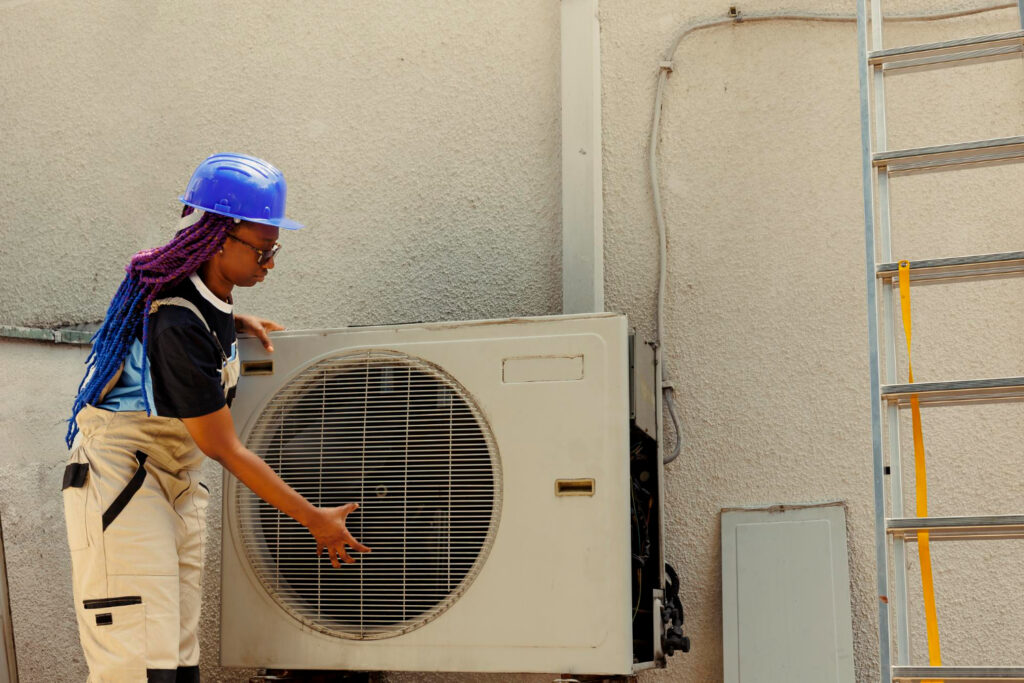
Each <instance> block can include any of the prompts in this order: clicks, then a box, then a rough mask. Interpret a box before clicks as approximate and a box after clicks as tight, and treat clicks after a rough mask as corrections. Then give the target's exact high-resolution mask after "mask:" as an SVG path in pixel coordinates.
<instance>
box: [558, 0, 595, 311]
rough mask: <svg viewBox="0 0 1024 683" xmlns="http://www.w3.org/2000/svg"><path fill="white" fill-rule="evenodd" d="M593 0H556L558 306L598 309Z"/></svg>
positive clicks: (580, 309)
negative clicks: (559, 9) (559, 112)
mask: <svg viewBox="0 0 1024 683" xmlns="http://www.w3.org/2000/svg"><path fill="white" fill-rule="evenodd" d="M597 5H598V0H562V79H561V80H562V311H563V312H564V313H591V312H597V311H603V310H604V205H603V201H602V197H601V41H600V32H601V31H600V22H599V19H598V13H597V10H598V7H597Z"/></svg>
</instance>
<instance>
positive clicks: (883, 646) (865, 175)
mask: <svg viewBox="0 0 1024 683" xmlns="http://www.w3.org/2000/svg"><path fill="white" fill-rule="evenodd" d="M1022 1H1024V0H1022ZM872 2H873V3H875V2H877V0H872ZM878 14H880V12H878V11H877V8H876V6H875V5H874V4H872V18H873V19H874V20H875V21H874V23H876V24H878V23H879V21H878V20H879V18H880V17H878V16H877V15H878ZM857 61H858V69H857V74H858V81H859V84H860V125H861V132H860V139H861V160H862V170H861V182H862V185H863V192H864V204H863V208H864V252H865V259H864V261H865V262H864V267H865V270H866V271H867V283H866V284H867V304H868V365H869V373H870V392H871V394H870V400H871V455H872V463H873V470H874V477H873V490H874V499H875V557H876V568H875V569H876V571H875V576H876V587H877V594H878V654H879V657H878V666H879V681H880V682H881V683H891V682H892V670H891V668H890V658H889V637H890V636H889V607H888V605H887V604H886V600H887V599H888V594H889V563H888V559H887V553H886V550H887V539H886V533H885V517H886V515H885V486H884V477H885V474H884V472H885V464H884V462H883V455H882V400H881V385H880V379H881V378H880V376H879V361H878V351H879V349H878V293H877V287H876V284H877V283H876V279H875V272H874V271H875V263H876V261H875V259H876V253H875V220H874V211H875V209H874V206H875V200H874V177H875V174H874V172H873V171H874V168H873V165H872V155H871V114H870V105H869V102H868V99H869V73H868V17H867V0H857Z"/></svg>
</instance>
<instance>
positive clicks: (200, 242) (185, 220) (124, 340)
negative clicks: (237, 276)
mask: <svg viewBox="0 0 1024 683" xmlns="http://www.w3.org/2000/svg"><path fill="white" fill-rule="evenodd" d="M181 215H182V218H181V224H180V225H179V230H178V232H177V233H176V234H175V235H174V238H173V239H172V240H171V241H170V242H168V243H167V244H165V245H163V246H162V247H156V248H155V249H146V250H144V251H140V252H139V253H137V254H135V256H133V257H132V259H131V262H130V263H129V264H128V266H127V267H126V268H125V271H126V272H127V275H125V278H124V280H122V281H121V286H120V287H118V289H117V293H116V294H115V295H114V298H113V299H112V300H111V301H110V307H109V308H108V309H107V315H106V317H104V319H103V324H102V325H101V326H100V329H99V330H97V332H96V334H95V335H93V338H92V351H90V352H89V357H88V358H86V359H85V362H86V365H87V366H88V367H87V369H86V373H85V377H84V378H83V379H82V381H81V383H80V384H79V385H78V395H77V396H75V403H74V405H73V407H72V408H71V419H70V420H68V423H69V424H68V432H67V436H66V437H65V441H66V443H67V445H68V447H69V448H70V447H71V444H72V442H73V441H74V439H75V435H76V434H78V424H77V423H76V421H75V416H76V415H78V411H80V410H81V409H82V408H84V407H85V406H86V405H89V404H92V403H94V402H96V401H97V400H99V399H100V393H101V392H102V391H103V389H104V387H106V385H107V384H108V383H109V382H110V380H111V378H112V377H113V376H114V374H115V373H116V372H117V370H118V368H120V367H121V363H122V362H123V361H124V359H125V356H127V355H128V352H129V350H130V348H131V345H132V343H133V342H134V341H135V339H136V338H138V337H139V331H140V328H141V332H142V348H143V350H145V349H147V348H148V345H149V309H150V306H151V305H152V303H153V301H154V300H155V299H157V298H158V297H159V296H160V294H161V293H163V292H164V291H166V290H168V289H170V288H171V287H174V286H175V285H176V284H178V283H179V282H181V281H182V280H184V279H185V278H187V277H188V276H189V275H191V274H192V273H194V272H196V271H197V270H198V269H199V266H201V265H202V264H203V263H205V262H206V261H208V260H209V259H210V258H211V257H212V256H213V255H214V254H216V253H217V251H218V250H219V249H220V248H221V246H222V245H223V244H224V240H225V239H227V234H228V230H230V229H231V228H232V227H233V226H234V223H235V221H234V219H232V218H230V217H228V216H221V215H219V214H216V213H208V212H206V211H202V210H197V209H193V208H192V207H191V206H186V207H185V210H184V211H183V212H182V214H181ZM148 364H149V360H148V358H147V354H146V353H145V352H144V353H143V354H142V376H143V377H145V376H146V371H147V366H148ZM142 398H143V403H144V405H145V407H146V414H147V415H150V414H152V410H151V407H150V405H149V396H147V395H146V392H145V390H143V392H142Z"/></svg>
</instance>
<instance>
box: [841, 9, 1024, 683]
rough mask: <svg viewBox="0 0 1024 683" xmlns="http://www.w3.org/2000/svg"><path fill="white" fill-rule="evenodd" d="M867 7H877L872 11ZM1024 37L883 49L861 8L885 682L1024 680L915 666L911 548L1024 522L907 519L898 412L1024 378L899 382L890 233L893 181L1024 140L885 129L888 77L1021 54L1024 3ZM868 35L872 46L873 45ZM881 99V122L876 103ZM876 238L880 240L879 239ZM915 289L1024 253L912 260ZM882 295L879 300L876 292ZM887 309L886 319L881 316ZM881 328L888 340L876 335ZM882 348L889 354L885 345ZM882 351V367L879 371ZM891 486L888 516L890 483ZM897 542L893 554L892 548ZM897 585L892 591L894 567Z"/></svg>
mask: <svg viewBox="0 0 1024 683" xmlns="http://www.w3.org/2000/svg"><path fill="white" fill-rule="evenodd" d="M868 2H870V9H869V8H868ZM1017 11H1018V19H1019V21H1020V26H1021V29H1022V30H1018V31H1014V32H1010V33H1000V34H996V35H988V36H977V37H972V38H966V39H964V40H954V41H947V42H941V43H930V44H925V45H912V46H907V47H901V48H896V49H883V43H882V10H881V0H857V41H858V59H859V67H860V68H859V76H860V117H861V152H862V158H863V184H864V217H865V230H864V233H865V251H866V256H867V259H866V265H867V299H868V335H869V342H870V371H871V430H872V455H873V460H874V498H875V546H876V554H877V583H878V595H879V604H878V642H879V654H880V657H879V660H880V661H879V665H880V677H879V680H880V681H882V682H883V683H891V682H892V681H921V680H933V681H934V680H943V681H956V680H972V681H988V680H992V681H1024V666H1020V667H1017V666H1013V667H1006V666H969V667H965V666H935V667H932V666H910V663H909V659H910V650H909V645H908V641H909V628H908V625H907V582H906V561H905V560H906V550H905V545H906V543H907V542H914V541H916V540H917V532H918V531H927V532H929V536H930V540H932V541H941V540H964V539H986V538H989V539H991V538H1009V537H1024V515H994V516H983V517H920V518H918V517H906V516H905V513H904V510H903V491H902V474H901V464H900V461H901V453H900V443H899V420H898V414H899V409H900V408H901V407H905V406H907V405H909V399H910V396H911V395H912V394H916V395H917V396H918V397H919V401H920V404H921V406H922V407H926V406H928V405H941V404H952V403H963V402H968V401H984V400H989V401H991V400H1000V399H1014V398H1016V399H1024V377H1007V378H1001V379H980V380H979V379H975V380H966V381H949V382H921V383H915V384H899V383H898V380H897V377H896V360H895V356H896V335H895V334H894V330H893V327H894V324H893V323H894V312H895V311H896V310H898V308H897V307H898V306H899V301H898V298H899V280H898V275H897V271H898V264H897V263H896V262H893V257H892V253H891V250H892V243H891V235H890V226H889V179H890V178H891V177H892V176H893V175H896V174H899V173H903V172H908V171H914V172H927V171H930V170H935V169H948V168H950V167H953V166H958V165H964V164H972V165H976V164H983V163H986V162H1007V161H1011V160H1024V136H1017V137H1011V138H1001V139H995V140H981V141H977V142H965V143H959V144H952V145H941V146H937V147H924V148H918V149H901V150H890V149H888V146H887V134H886V127H885V78H884V77H885V73H886V72H887V71H890V70H894V69H900V68H908V67H915V66H925V65H928V66H939V65H944V66H956V65H958V64H963V63H966V62H969V61H971V60H978V59H984V58H990V57H993V56H998V55H1007V54H1012V53H1019V52H1022V51H1024V0H1017ZM869 32H870V42H869ZM872 97H873V99H874V116H872V112H871V101H872ZM876 240H877V241H876ZM910 266H911V267H910V274H911V282H912V283H915V282H916V283H920V282H923V281H939V280H943V279H948V282H950V283H952V282H957V281H960V280H963V279H970V278H979V277H987V276H996V275H1005V274H1011V273H1021V274H1024V251H1015V252H1009V253H1002V254H984V255H978V256H964V257H956V258H938V259H928V260H921V261H911V262H910ZM879 286H880V287H881V296H879V290H878V287H879ZM879 306H881V315H880V314H879V313H880V311H879ZM879 320H881V321H882V336H881V337H880V336H879V325H878V323H879ZM880 344H883V345H884V346H882V347H880ZM880 348H884V351H885V359H886V363H885V367H884V368H882V367H880V365H879V350H880ZM883 407H884V409H885V411H886V417H887V420H886V430H885V431H886V432H887V434H886V439H887V442H888V446H887V452H888V453H889V454H890V459H889V460H890V462H889V466H888V467H886V462H885V452H886V451H883V445H882V431H883V423H882V409H883ZM886 479H888V480H889V481H888V484H889V487H890V492H889V504H888V511H887V509H886V508H887V505H886V494H885V483H886ZM890 544H891V546H890ZM890 561H892V563H893V568H894V572H893V576H894V581H893V584H894V585H893V586H892V587H891V588H892V590H890V586H889V562H890ZM890 610H891V613H892V614H893V615H894V620H895V624H894V628H895V630H896V633H895V641H896V652H895V655H896V662H895V663H893V662H892V657H891V653H890V643H891V635H890V623H889V618H890Z"/></svg>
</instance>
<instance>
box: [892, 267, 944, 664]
mask: <svg viewBox="0 0 1024 683" xmlns="http://www.w3.org/2000/svg"><path fill="white" fill-rule="evenodd" d="M899 275H900V308H901V309H902V311H903V332H904V333H905V334H906V337H907V370H908V372H909V376H910V383H911V384H913V383H914V365H913V363H912V362H911V360H910V262H909V261H900V263H899ZM910 415H911V420H912V423H913V428H914V479H915V488H916V492H917V493H916V497H917V516H918V517H927V516H928V479H927V470H926V468H925V460H924V433H923V431H922V430H921V404H920V402H919V401H918V397H917V394H912V395H911V397H910ZM917 552H918V554H919V555H920V558H921V591H922V593H923V594H924V595H923V597H924V621H925V628H926V630H927V633H928V663H929V664H930V665H931V666H942V653H941V651H940V649H939V619H938V615H937V614H936V611H935V586H934V584H933V583H932V553H931V549H930V548H929V546H928V532H927V531H918V532H917ZM922 683H942V682H941V681H922Z"/></svg>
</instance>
